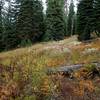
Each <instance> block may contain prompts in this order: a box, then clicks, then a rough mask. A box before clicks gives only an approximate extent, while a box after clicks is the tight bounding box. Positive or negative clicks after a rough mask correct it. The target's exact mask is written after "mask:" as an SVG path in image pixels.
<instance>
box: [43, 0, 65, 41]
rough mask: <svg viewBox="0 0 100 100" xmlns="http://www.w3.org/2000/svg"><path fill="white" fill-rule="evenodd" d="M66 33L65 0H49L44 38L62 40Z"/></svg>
mask: <svg viewBox="0 0 100 100" xmlns="http://www.w3.org/2000/svg"><path fill="white" fill-rule="evenodd" d="M64 34H65V20H64V1H63V0H47V11H46V33H45V35H44V40H45V41H48V40H61V39H63V38H64Z"/></svg>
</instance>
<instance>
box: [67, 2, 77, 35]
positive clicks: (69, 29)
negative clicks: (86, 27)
mask: <svg viewBox="0 0 100 100" xmlns="http://www.w3.org/2000/svg"><path fill="white" fill-rule="evenodd" d="M74 14H75V12H74V3H73V0H71V3H70V6H69V14H68V20H67V36H71V35H73V34H74V33H73V31H74Z"/></svg>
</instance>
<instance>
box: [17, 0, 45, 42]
mask: <svg viewBox="0 0 100 100" xmlns="http://www.w3.org/2000/svg"><path fill="white" fill-rule="evenodd" d="M42 26H43V7H42V2H41V1H39V0H21V5H20V11H19V16H18V22H17V30H18V32H17V33H18V37H19V38H20V41H21V42H28V41H31V42H34V41H36V40H37V39H38V38H39V37H40V35H41V34H42Z"/></svg>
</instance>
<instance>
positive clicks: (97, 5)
mask: <svg viewBox="0 0 100 100" xmlns="http://www.w3.org/2000/svg"><path fill="white" fill-rule="evenodd" d="M94 18H95V25H94V26H95V31H96V33H97V35H98V36H100V0H94Z"/></svg>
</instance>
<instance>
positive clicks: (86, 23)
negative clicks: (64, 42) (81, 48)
mask: <svg viewBox="0 0 100 100" xmlns="http://www.w3.org/2000/svg"><path fill="white" fill-rule="evenodd" d="M77 16H78V17H77V31H78V34H79V39H80V40H88V39H90V37H91V35H90V33H91V32H92V31H93V27H92V26H93V0H81V1H80V2H79V4H78V12H77Z"/></svg>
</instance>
